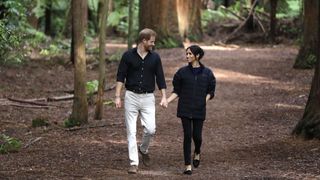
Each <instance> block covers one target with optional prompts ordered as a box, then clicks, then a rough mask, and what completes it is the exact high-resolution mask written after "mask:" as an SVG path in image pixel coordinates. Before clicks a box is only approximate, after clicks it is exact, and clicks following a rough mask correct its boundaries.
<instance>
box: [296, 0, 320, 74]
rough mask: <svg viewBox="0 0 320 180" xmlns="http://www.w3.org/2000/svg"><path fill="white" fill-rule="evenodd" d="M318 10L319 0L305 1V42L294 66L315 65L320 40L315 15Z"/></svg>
mask: <svg viewBox="0 0 320 180" xmlns="http://www.w3.org/2000/svg"><path fill="white" fill-rule="evenodd" d="M318 12H319V1H318V0H308V1H304V20H303V21H304V22H303V42H302V44H301V47H300V50H299V54H298V56H297V58H296V61H295V64H294V66H293V67H294V68H296V69H310V68H313V67H314V65H315V62H316V53H317V44H318V41H319V40H318V39H317V31H316V29H317V27H318V23H319V21H318V19H317V18H315V17H317V15H318Z"/></svg>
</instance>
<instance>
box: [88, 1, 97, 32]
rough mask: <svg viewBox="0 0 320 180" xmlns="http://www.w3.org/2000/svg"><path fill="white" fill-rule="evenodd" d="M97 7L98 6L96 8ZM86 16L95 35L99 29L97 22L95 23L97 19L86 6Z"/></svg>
mask: <svg viewBox="0 0 320 180" xmlns="http://www.w3.org/2000/svg"><path fill="white" fill-rule="evenodd" d="M98 7H99V6H98ZM98 10H99V9H98ZM87 13H88V14H87V15H88V21H91V22H92V24H93V29H94V32H95V33H97V32H98V29H99V27H98V26H99V25H98V22H99V21H97V19H98V18H97V17H96V16H95V15H94V13H93V12H92V10H91V9H90V8H89V6H88V11H87Z"/></svg>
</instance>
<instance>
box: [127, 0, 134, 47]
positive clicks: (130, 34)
mask: <svg viewBox="0 0 320 180" xmlns="http://www.w3.org/2000/svg"><path fill="white" fill-rule="evenodd" d="M133 3H134V0H129V7H128V8H129V15H128V22H129V25H128V49H131V48H132V44H133V39H132V23H133Z"/></svg>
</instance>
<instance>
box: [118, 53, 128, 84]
mask: <svg viewBox="0 0 320 180" xmlns="http://www.w3.org/2000/svg"><path fill="white" fill-rule="evenodd" d="M126 60H127V54H126V53H125V54H123V55H122V58H121V61H120V64H119V67H118V72H117V81H118V82H122V83H124V81H125V78H126V76H127V70H128V65H127V63H126Z"/></svg>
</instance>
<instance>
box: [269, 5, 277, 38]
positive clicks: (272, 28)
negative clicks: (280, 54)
mask: <svg viewBox="0 0 320 180" xmlns="http://www.w3.org/2000/svg"><path fill="white" fill-rule="evenodd" d="M277 3H278V0H270V7H271V8H270V32H269V36H270V40H271V41H272V42H274V41H275V36H276V26H277V18H276V13H277Z"/></svg>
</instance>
